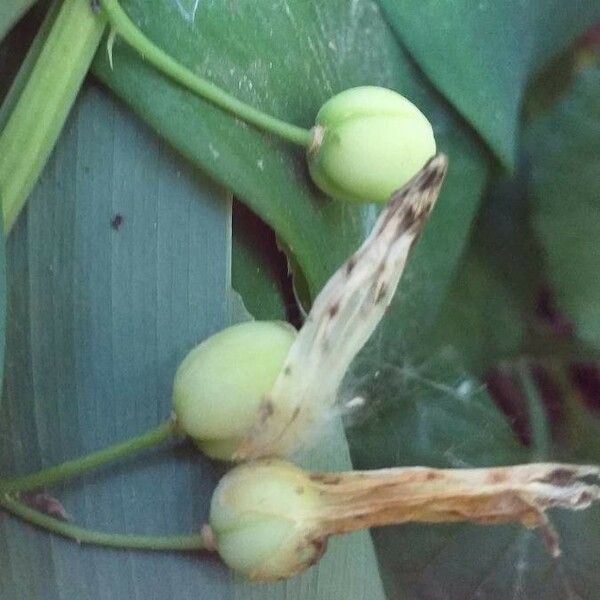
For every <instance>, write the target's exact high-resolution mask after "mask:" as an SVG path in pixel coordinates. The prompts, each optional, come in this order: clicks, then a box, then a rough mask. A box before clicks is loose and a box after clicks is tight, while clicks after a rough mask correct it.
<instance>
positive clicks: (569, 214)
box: [527, 67, 600, 346]
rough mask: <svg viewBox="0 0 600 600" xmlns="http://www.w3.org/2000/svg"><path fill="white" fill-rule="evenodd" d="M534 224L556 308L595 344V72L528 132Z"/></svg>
mask: <svg viewBox="0 0 600 600" xmlns="http://www.w3.org/2000/svg"><path fill="white" fill-rule="evenodd" d="M527 149H528V153H529V160H530V162H531V170H532V174H531V191H532V195H533V207H532V210H533V222H534V226H535V230H536V232H537V234H538V236H539V241H540V243H541V245H542V247H543V250H544V254H545V258H546V265H547V271H548V276H549V278H550V280H551V283H552V285H553V287H554V289H555V291H556V294H557V299H558V302H559V306H560V308H561V309H562V310H563V311H564V313H565V314H566V316H567V317H568V318H569V319H570V320H571V321H572V322H573V323H574V324H575V326H576V331H577V333H578V335H579V336H580V338H581V339H582V340H584V341H587V342H589V343H591V344H594V345H595V346H598V344H599V343H600V284H599V283H598V271H599V269H600V257H599V256H598V252H597V239H598V236H599V235H600V207H598V197H599V195H600V69H599V68H597V67H591V68H588V69H586V70H584V71H582V72H581V73H580V74H579V76H578V77H577V79H576V82H575V85H574V87H573V89H572V90H571V92H570V94H569V95H568V96H566V97H565V98H564V100H562V101H561V102H560V103H559V104H558V105H557V106H556V107H554V108H553V109H552V110H551V111H549V112H548V113H547V114H545V115H543V116H540V117H539V118H537V119H536V120H535V121H534V122H533V123H532V124H531V128H530V130H529V131H528V135H527Z"/></svg>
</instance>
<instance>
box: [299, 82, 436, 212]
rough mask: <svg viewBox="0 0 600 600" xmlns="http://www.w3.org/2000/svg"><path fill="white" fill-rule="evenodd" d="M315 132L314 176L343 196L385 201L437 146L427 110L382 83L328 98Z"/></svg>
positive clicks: (311, 151) (322, 185)
mask: <svg viewBox="0 0 600 600" xmlns="http://www.w3.org/2000/svg"><path fill="white" fill-rule="evenodd" d="M313 134H314V139H313V144H312V145H311V147H310V148H309V150H308V165H309V170H310V173H311V176H312V178H313V180H314V181H315V183H316V184H317V185H318V186H319V188H321V189H322V190H323V191H324V192H326V193H327V194H329V195H330V196H332V197H334V198H337V199H339V200H350V201H355V202H387V201H388V200H389V198H390V196H391V194H392V193H393V192H394V191H396V190H397V189H399V188H401V187H402V186H403V185H404V184H405V183H407V182H408V181H409V180H410V179H411V178H412V177H413V176H414V175H415V174H416V173H417V172H418V171H419V169H421V167H423V165H424V164H425V163H426V162H427V160H428V159H429V158H431V157H432V156H433V155H434V154H435V151H436V146H435V139H434V136H433V130H432V128H431V124H430V123H429V121H428V120H427V118H426V117H425V116H424V115H423V113H422V112H421V111H420V110H419V109H418V108H417V107H416V106H415V105H414V104H412V103H411V102H410V101H409V100H407V99H406V98H404V97H403V96H401V95H400V94H398V93H397V92H394V91H393V90H388V89H385V88H379V87H370V86H365V87H357V88H352V89H349V90H346V91H344V92H342V93H340V94H338V95H337V96H334V97H333V98H331V99H330V100H328V101H327V102H326V103H325V104H324V105H323V107H322V108H321V110H320V111H319V113H318V115H317V118H316V124H315V127H314V128H313Z"/></svg>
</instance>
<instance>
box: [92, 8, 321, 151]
mask: <svg viewBox="0 0 600 600" xmlns="http://www.w3.org/2000/svg"><path fill="white" fill-rule="evenodd" d="M100 4H101V6H102V8H103V9H104V12H105V13H106V16H107V17H108V20H109V22H110V26H111V28H112V29H113V31H114V32H115V33H116V34H117V35H118V36H120V37H121V38H123V39H124V40H125V41H126V42H127V43H128V44H129V45H130V46H131V47H132V48H133V49H134V50H136V51H137V52H138V53H139V54H140V55H141V56H142V58H144V59H145V60H147V61H148V62H149V63H150V64H151V65H153V66H154V67H155V68H156V69H158V70H159V71H161V72H162V73H163V74H165V75H166V76H168V77H170V78H171V79H173V80H174V81H175V82H177V83H178V84H180V85H181V86H183V87H185V88H187V89H189V90H190V91H192V92H194V93H195V94H197V95H198V96H200V97H202V98H204V99H206V100H209V101H210V102H212V103H213V104H216V105H217V106H219V107H220V108H222V109H223V110H226V111H228V112H230V113H233V114H234V115H235V116H236V117H238V118H240V119H242V120H243V121H246V122H247V123H250V124H252V125H255V126H256V127H258V128H260V129H263V130H265V131H269V132H271V133H274V134H275V135H277V136H279V137H282V138H284V139H286V140H288V141H290V142H292V143H294V144H298V145H300V146H304V147H305V148H308V147H309V146H310V144H311V141H312V133H311V132H310V131H309V130H308V129H303V128H302V127H297V126H296V125H292V124H290V123H287V122H285V121H281V120H280V119H276V118H275V117H273V116H271V115H267V114H265V113H263V112H262V111H260V110H258V109H256V108H254V107H252V106H250V105H249V104H246V103H245V102H242V101H241V100H238V99H237V98H235V97H234V96H231V95H230V94H228V93H227V92H225V91H224V90H222V89H221V88H219V87H217V86H216V85H214V84H213V83H210V82H209V81H207V80H206V79H203V78H201V77H199V76H198V75H196V74H195V73H194V72H192V71H190V70H189V69H187V68H186V67H184V66H183V65H181V64H180V63H179V62H177V61H176V60H175V59H173V58H172V57H170V56H169V55H168V54H166V53H165V52H164V51H163V50H161V49H160V48H159V47H158V46H157V45H156V44H154V43H153V42H152V41H150V40H149V39H148V38H147V37H146V36H145V35H144V34H143V33H142V32H141V31H140V30H139V29H138V27H137V26H136V25H135V24H134V23H133V22H132V21H131V19H130V18H129V17H128V16H127V13H125V11H124V10H123V9H122V8H121V7H120V5H119V2H118V0H100Z"/></svg>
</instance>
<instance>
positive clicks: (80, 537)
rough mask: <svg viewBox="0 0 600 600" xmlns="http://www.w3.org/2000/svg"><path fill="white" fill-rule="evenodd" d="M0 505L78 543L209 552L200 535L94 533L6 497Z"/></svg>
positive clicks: (6, 495) (36, 524) (22, 517)
mask: <svg viewBox="0 0 600 600" xmlns="http://www.w3.org/2000/svg"><path fill="white" fill-rule="evenodd" d="M0 506H1V507H2V508H3V509H4V510H6V511H7V512H9V513H11V514H12V515H14V516H15V517H19V518H20V519H22V520H23V521H26V522H28V523H31V524H32V525H35V526H37V527H41V528H42V529H45V530H47V531H50V532H52V533H55V534H57V535H61V536H63V537H66V538H69V539H72V540H75V541H77V542H79V543H81V544H94V545H96V546H108V547H111V548H132V549H138V550H178V551H194V550H208V549H209V548H208V546H207V544H206V541H205V538H204V536H203V535H202V534H200V533H198V534H192V535H172V536H167V535H130V534H120V533H104V532H102V531H93V530H91V529H86V528H85V527H80V526H79V525H74V524H73V523H68V522H66V521H61V520H60V519H56V518H54V517H51V516H49V515H46V514H44V513H42V512H39V511H37V510H34V509H33V508H31V507H29V506H27V505H26V504H23V503H22V502H19V501H18V500H15V499H14V498H11V497H10V496H9V495H8V494H5V495H3V496H1V497H0Z"/></svg>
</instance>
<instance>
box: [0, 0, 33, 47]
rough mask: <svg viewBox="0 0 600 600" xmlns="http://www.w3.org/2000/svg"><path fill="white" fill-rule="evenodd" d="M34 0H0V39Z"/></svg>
mask: <svg viewBox="0 0 600 600" xmlns="http://www.w3.org/2000/svg"><path fill="white" fill-rule="evenodd" d="M35 2H36V0H2V5H1V6H0V40H2V39H3V38H4V36H5V35H6V33H7V32H8V31H9V30H10V28H11V27H12V26H13V25H14V24H15V23H16V22H17V21H18V20H19V19H20V18H21V17H22V16H23V15H24V14H25V12H26V11H27V9H28V8H30V7H31V6H32V5H33V4H34V3H35Z"/></svg>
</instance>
